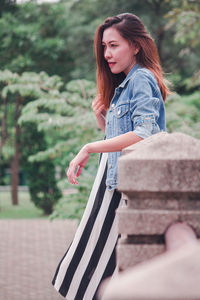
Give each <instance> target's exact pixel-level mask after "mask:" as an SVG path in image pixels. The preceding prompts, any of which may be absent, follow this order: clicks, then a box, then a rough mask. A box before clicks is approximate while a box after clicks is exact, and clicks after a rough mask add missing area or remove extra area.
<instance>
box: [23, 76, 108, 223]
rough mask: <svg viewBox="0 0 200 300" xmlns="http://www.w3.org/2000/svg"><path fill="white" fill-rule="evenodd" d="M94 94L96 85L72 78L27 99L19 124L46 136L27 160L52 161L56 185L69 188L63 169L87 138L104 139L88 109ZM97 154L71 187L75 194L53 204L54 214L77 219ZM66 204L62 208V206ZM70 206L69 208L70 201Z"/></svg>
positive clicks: (89, 184)
mask: <svg viewBox="0 0 200 300" xmlns="http://www.w3.org/2000/svg"><path fill="white" fill-rule="evenodd" d="M95 93H96V86H95V84H94V83H93V82H91V81H87V80H74V81H71V82H69V83H68V84H67V85H66V89H65V88H63V89H61V90H60V91H54V93H50V94H48V98H47V97H45V95H43V96H42V97H40V98H38V99H37V100H35V101H32V102H29V103H28V104H27V105H26V106H25V107H24V109H23V111H22V116H21V117H20V124H21V125H22V126H23V124H26V123H29V122H31V123H35V124H36V125H37V129H38V131H39V132H43V133H44V134H45V137H46V141H47V147H46V149H44V150H43V151H39V152H37V153H35V154H34V155H31V156H30V157H29V162H37V163H42V162H43V161H44V160H53V161H54V164H55V165H56V166H57V167H59V168H60V179H59V187H60V188H61V189H62V190H63V189H68V188H70V187H71V186H70V185H69V183H67V178H66V173H65V169H66V167H67V166H68V165H69V162H70V161H71V159H72V158H73V157H74V155H75V154H77V152H78V151H79V150H80V148H81V146H83V145H84V144H85V143H88V142H90V141H94V140H98V139H102V138H103V136H104V135H103V134H102V132H101V131H100V130H99V129H98V128H97V125H96V120H95V117H94V114H93V112H92V109H91V102H92V99H93V97H94V95H95ZM97 164H98V158H97V155H95V154H93V155H91V158H90V160H89V163H88V164H87V166H86V168H85V170H84V171H83V176H81V178H80V184H79V185H78V186H76V187H75V188H74V189H76V190H77V193H76V194H74V195H72V196H70V198H69V196H66V197H63V199H62V201H60V202H59V205H58V206H57V207H56V210H55V212H54V214H53V216H54V217H55V216H64V217H75V218H80V216H81V214H82V211H83V209H84V207H85V204H86V201H87V199H88V195H89V192H90V189H91V185H92V181H93V180H94V176H95V173H96V170H97ZM66 201H67V205H68V207H67V208H66V209H65V210H63V208H62V207H63V205H64V206H66ZM72 202H74V203H73V209H72V210H70V209H69V207H71V205H70V203H72Z"/></svg>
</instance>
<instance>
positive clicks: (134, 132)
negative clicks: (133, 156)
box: [53, 13, 169, 300]
mask: <svg viewBox="0 0 200 300" xmlns="http://www.w3.org/2000/svg"><path fill="white" fill-rule="evenodd" d="M94 48H95V54H96V61H97V86H98V95H97V96H96V98H95V99H94V101H93V105H92V106H93V111H94V113H95V116H96V119H97V123H98V125H99V127H100V128H101V129H102V130H104V131H105V133H106V139H105V140H102V141H97V142H92V143H89V144H86V145H85V146H84V147H83V148H82V149H81V150H80V152H79V153H78V154H77V155H76V157H75V158H74V159H73V160H72V161H71V163H70V165H69V169H68V171H67V176H68V179H69V181H70V182H71V183H72V184H78V180H77V178H78V177H79V176H80V174H81V172H82V169H83V168H84V166H85V165H86V164H87V161H88V159H89V156H90V153H103V154H102V157H101V161H100V165H99V169H98V172H97V176H96V179H95V182H94V185H93V188H92V191H91V194H90V198H89V200H88V204H87V207H86V210H85V212H84V215H83V218H82V221H81V223H80V225H79V228H78V230H77V232H76V235H75V238H74V240H73V242H72V244H71V246H70V248H69V249H68V252H67V253H66V254H65V256H64V257H63V259H62V261H61V262H60V264H59V266H58V269H57V272H56V274H55V277H54V280H53V284H54V286H55V288H56V289H57V290H58V291H59V292H60V293H61V294H62V295H63V296H64V297H66V298H67V299H68V300H74V299H75V300H80V299H84V300H91V299H96V292H97V289H98V286H99V284H100V282H101V281H102V280H103V279H104V278H106V277H108V276H111V275H112V274H113V272H114V270H115V267H116V263H115V246H116V242H117V238H118V235H117V229H116V224H115V222H116V220H115V210H116V208H117V207H118V205H119V202H120V198H121V194H120V193H119V191H117V161H118V157H119V156H120V155H121V151H122V149H124V148H125V147H127V146H130V145H131V144H134V143H137V142H139V141H141V140H142V139H144V138H147V137H149V136H151V135H152V134H155V133H157V132H159V131H165V130H166V127H165V109H164V100H165V99H166V96H167V94H168V93H169V90H168V88H167V87H166V85H165V83H164V81H163V74H162V69H161V66H160V63H159V57H158V53H157V48H156V46H155V43H154V41H153V39H152V38H151V36H150V35H149V34H148V33H147V32H146V29H145V28H144V25H143V24H142V22H141V21H140V19H139V18H138V17H136V16H135V15H132V14H128V13H127V14H121V15H118V16H116V17H111V18H108V19H106V20H105V22H104V23H103V24H102V25H100V26H99V27H98V28H97V31H96V35H95V40H94Z"/></svg>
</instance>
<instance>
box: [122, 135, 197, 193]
mask: <svg viewBox="0 0 200 300" xmlns="http://www.w3.org/2000/svg"><path fill="white" fill-rule="evenodd" d="M132 149H133V151H132V152H130V153H129V154H126V155H124V156H122V157H121V158H120V159H119V164H118V176H119V179H118V181H119V183H118V189H119V190H120V191H123V192H125V191H126V192H127V191H129V192H130V191H135V192H174V193H176V192H193V193H196V194H197V195H200V184H199V183H200V151H199V149H200V140H197V139H194V138H192V137H190V136H187V135H185V134H182V133H173V134H164V135H163V133H161V134H156V135H155V136H152V137H149V138H148V139H147V140H146V141H142V142H140V143H138V145H137V146H132ZM124 179H125V180H124Z"/></svg>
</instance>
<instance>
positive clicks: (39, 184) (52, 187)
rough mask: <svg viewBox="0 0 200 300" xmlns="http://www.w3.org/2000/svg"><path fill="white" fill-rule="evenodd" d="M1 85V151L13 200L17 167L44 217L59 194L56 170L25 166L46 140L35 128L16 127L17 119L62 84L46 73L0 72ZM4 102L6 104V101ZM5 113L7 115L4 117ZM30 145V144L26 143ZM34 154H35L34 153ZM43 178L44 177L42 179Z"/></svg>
mask: <svg viewBox="0 0 200 300" xmlns="http://www.w3.org/2000/svg"><path fill="white" fill-rule="evenodd" d="M0 82H1V84H2V86H3V87H2V91H1V99H4V103H5V105H4V106H3V109H4V111H2V114H3V119H4V127H2V130H1V135H2V139H3V136H5V133H4V130H6V132H7V134H6V138H4V141H3V143H2V139H1V146H2V147H1V151H2V156H3V158H4V160H5V159H6V160H7V161H8V162H9V163H10V164H11V165H12V172H11V174H12V182H11V184H12V199H13V204H18V197H17V195H18V193H17V192H18V180H19V168H20V165H21V166H23V167H24V169H25V170H26V171H27V173H28V179H29V185H30V193H31V199H32V200H33V201H34V203H35V204H36V205H37V206H39V207H41V208H42V209H43V211H44V213H45V214H48V213H51V212H52V209H53V205H54V204H55V203H56V202H57V201H58V199H59V197H60V196H61V193H60V192H59V190H58V188H57V186H56V181H55V166H54V164H53V162H51V161H49V160H44V161H43V163H42V164H35V163H32V164H27V160H28V157H29V156H30V155H31V154H34V153H35V152H37V151H40V150H43V149H44V148H45V147H46V141H45V137H44V135H42V134H39V133H38V132H37V130H36V126H35V127H34V126H33V125H34V124H32V125H30V122H29V124H25V125H24V126H23V127H22V126H20V125H19V122H18V121H19V118H20V115H21V111H22V108H23V106H24V105H26V104H27V103H28V102H30V101H33V100H34V99H37V98H39V97H42V96H44V95H45V96H46V97H47V98H48V96H49V95H50V94H51V93H54V92H55V91H57V88H58V86H60V84H61V82H60V79H59V78H58V77H57V76H54V77H49V76H48V75H47V74H45V73H40V74H36V73H23V74H22V75H21V76H20V75H18V74H16V73H12V72H10V71H1V72H0ZM5 99H6V101H5ZM7 111H8V113H7ZM28 142H29V143H28ZM34 151H35V152H34ZM41 174H43V176H42V175H41Z"/></svg>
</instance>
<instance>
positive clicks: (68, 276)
mask: <svg viewBox="0 0 200 300" xmlns="http://www.w3.org/2000/svg"><path fill="white" fill-rule="evenodd" d="M107 156H108V155H107V153H103V155H102V157H101V161H100V164H99V168H98V172H97V175H96V178H95V181H94V184H93V187H92V191H91V194H90V197H89V200H88V203H87V206H86V209H85V212H84V214H83V217H82V220H81V222H80V225H79V227H78V229H77V232H76V234H75V237H74V240H73V242H72V244H71V245H70V247H69V249H68V250H67V252H66V254H65V255H64V257H63V258H62V260H61V262H60V263H59V265H58V267H57V270H56V273H55V276H54V279H53V282H52V283H53V285H54V287H55V289H56V290H57V291H58V292H59V293H60V294H61V295H62V296H63V297H65V298H66V299H68V300H94V299H97V298H96V297H97V296H96V294H97V290H98V287H99V285H100V283H101V281H102V280H103V279H105V278H106V277H108V276H111V275H112V274H113V272H114V270H115V267H116V262H115V247H116V243H117V239H118V233H117V227H116V218H115V210H116V208H117V207H118V205H119V202H120V199H121V194H120V193H119V192H118V191H117V190H112V191H109V190H108V189H106V184H105V182H106V169H107Z"/></svg>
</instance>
